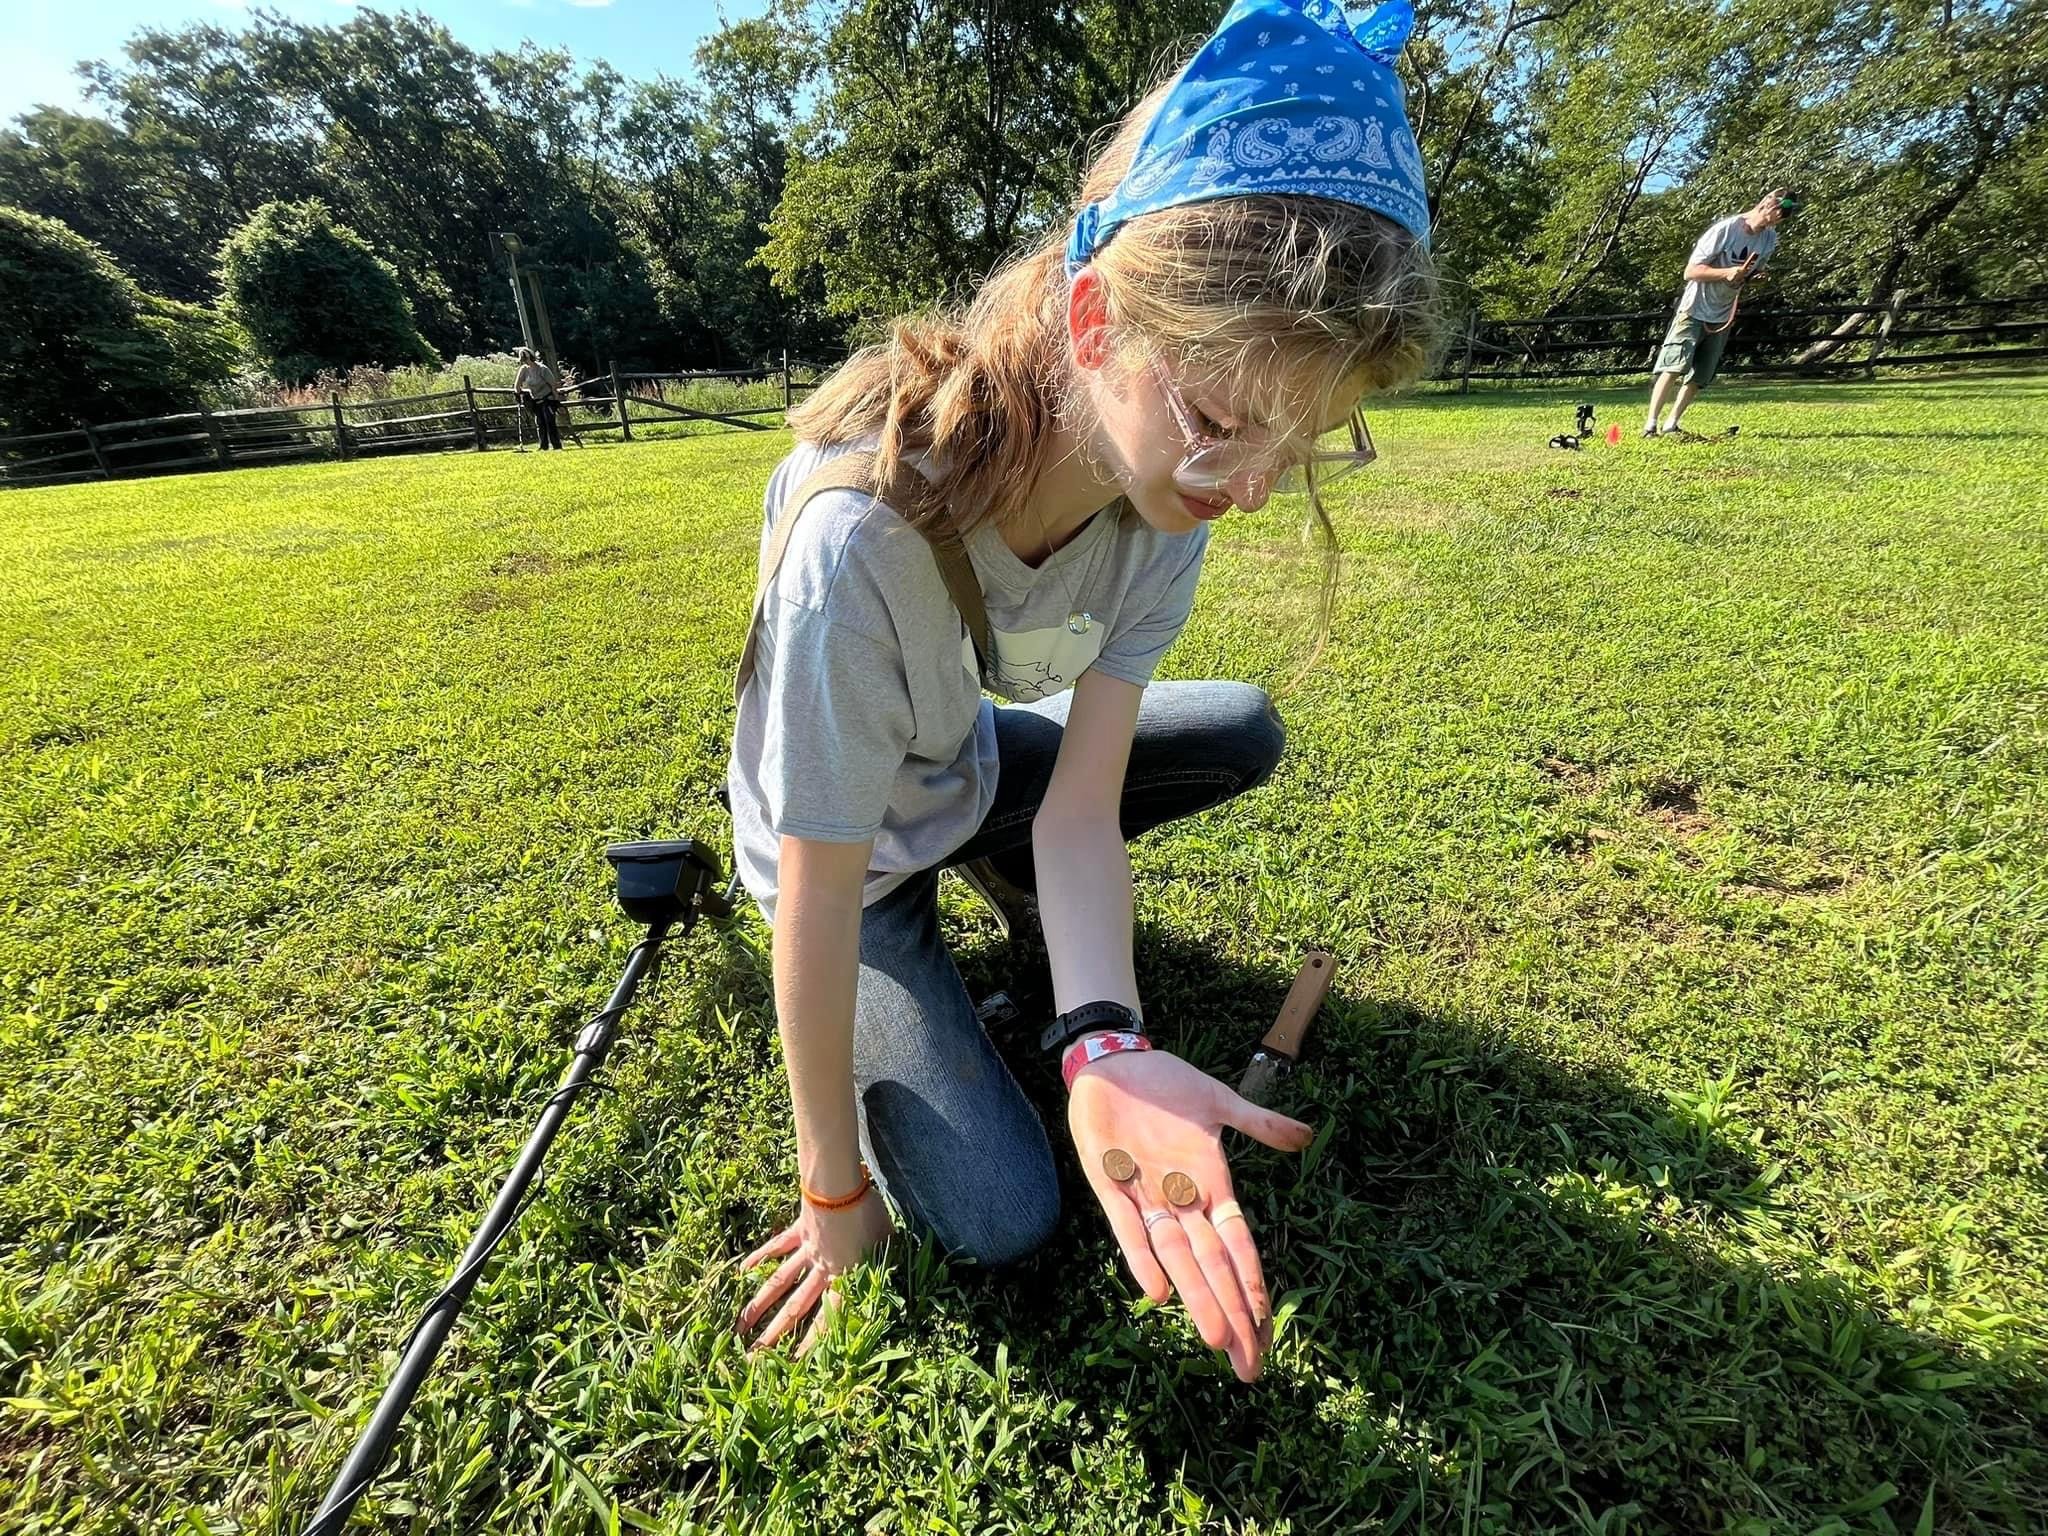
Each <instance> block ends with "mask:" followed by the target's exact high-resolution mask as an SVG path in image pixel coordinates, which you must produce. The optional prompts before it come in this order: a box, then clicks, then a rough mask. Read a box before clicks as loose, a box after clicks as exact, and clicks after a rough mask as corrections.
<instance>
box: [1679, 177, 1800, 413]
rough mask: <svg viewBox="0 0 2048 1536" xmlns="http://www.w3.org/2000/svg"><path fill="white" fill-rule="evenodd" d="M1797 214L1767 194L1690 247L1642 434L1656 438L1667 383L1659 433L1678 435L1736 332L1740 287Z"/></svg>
mask: <svg viewBox="0 0 2048 1536" xmlns="http://www.w3.org/2000/svg"><path fill="white" fill-rule="evenodd" d="M1798 211H1799V199H1798V198H1797V197H1794V196H1793V195H1792V194H1791V193H1790V192H1787V191H1784V190H1782V189H1781V190H1779V191H1776V192H1769V193H1766V194H1765V195H1764V197H1763V199H1762V201H1760V202H1759V203H1758V204H1757V205H1756V206H1755V207H1754V208H1752V209H1750V210H1749V211H1748V212H1747V213H1736V214H1730V215H1729V216H1728V217H1727V218H1725V219H1719V220H1716V221H1715V222H1714V223H1713V224H1712V225H1710V226H1709V227H1708V229H1707V232H1706V233H1705V234H1703V235H1701V236H1700V238H1699V243H1698V244H1696V245H1695V246H1693V248H1692V255H1691V256H1690V257H1688V258H1687V259H1686V264H1685V292H1684V293H1682V294H1681V295H1680V296H1679V300H1678V313H1677V314H1676V315H1674V316H1672V318H1671V329H1670V330H1669V331H1667V332H1666V333H1665V335H1664V345H1663V346H1662V347H1661V348H1659V349H1658V352H1657V361H1656V364H1655V371H1656V374H1657V382H1656V383H1655V384H1654V385H1653V386H1651V389H1650V414H1649V416H1648V418H1647V419H1645V420H1644V422H1643V436H1645V437H1656V436H1658V435H1659V428H1658V426H1657V415H1658V412H1660V411H1661V410H1662V409H1663V408H1664V401H1665V399H1666V397H1667V396H1669V395H1670V393H1671V385H1672V382H1673V381H1674V380H1677V381H1678V383H1679V386H1680V387H1679V391H1678V401H1677V403H1676V404H1675V405H1673V406H1672V407H1671V419H1670V420H1669V421H1667V422H1665V423H1664V426H1663V428H1662V431H1663V432H1664V433H1673V432H1676V431H1678V430H1679V426H1678V424H1679V422H1681V421H1682V420H1684V418H1685V408H1686V407H1687V406H1689V405H1691V404H1692V400H1693V396H1694V395H1697V394H1698V393H1699V392H1700V391H1701V390H1703V389H1705V388H1706V387H1707V386H1708V385H1709V384H1711V383H1713V382H1714V375H1715V374H1716V373H1718V372H1719V371H1720V368H1721V354H1722V353H1723V352H1725V351H1726V350H1727V347H1728V333H1729V332H1730V331H1731V330H1732V329H1734V326H1735V306H1736V303H1737V301H1738V300H1739V299H1740V298H1741V296H1742V287H1743V284H1745V283H1747V282H1748V281H1749V280H1750V279H1751V278H1753V277H1755V276H1756V275H1757V273H1759V272H1760V271H1762V270H1763V266H1764V263H1765V262H1767V261H1769V260H1770V259H1771V253H1772V252H1773V251H1775V250H1777V248H1778V229H1777V225H1778V221H1779V220H1780V219H1782V218H1784V217H1785V216H1786V215H1787V214H1790V213H1797V212H1798Z"/></svg>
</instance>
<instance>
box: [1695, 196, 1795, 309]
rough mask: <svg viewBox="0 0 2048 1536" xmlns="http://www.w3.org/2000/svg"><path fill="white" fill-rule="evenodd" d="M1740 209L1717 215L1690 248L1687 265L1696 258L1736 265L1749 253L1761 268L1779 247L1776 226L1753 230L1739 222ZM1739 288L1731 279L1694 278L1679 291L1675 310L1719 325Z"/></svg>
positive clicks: (1740, 220)
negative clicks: (1730, 281)
mask: <svg viewBox="0 0 2048 1536" xmlns="http://www.w3.org/2000/svg"><path fill="white" fill-rule="evenodd" d="M1742 219H1743V216H1742V215H1741V214H1739V213H1734V214H1730V215H1729V216H1728V217H1727V218H1725V219H1718V220H1716V221H1715V222H1714V223H1713V224H1711V225H1709V226H1708V227H1707V232H1706V233H1705V234H1704V235H1701V236H1700V238H1699V243H1698V244H1697V245H1695V246H1694V247H1693V248H1692V254H1691V255H1690V256H1688V257H1686V259H1685V264H1686V265H1687V266H1688V267H1689V266H1692V265H1693V264H1694V263H1695V262H1705V263H1706V264H1707V265H1708V266H1710V267H1739V266H1741V265H1742V263H1743V262H1744V261H1745V260H1747V259H1748V258H1749V257H1750V256H1755V257H1756V264H1757V266H1758V268H1761V267H1762V266H1763V264H1764V263H1765V262H1767V261H1769V260H1770V259H1771V252H1773V251H1775V250H1776V249H1777V248H1778V231H1777V230H1776V228H1771V229H1761V230H1752V229H1751V228H1750V227H1749V226H1748V225H1747V224H1745V223H1743V222H1742ZM1741 291H1742V290H1741V288H1740V287H1739V286H1738V285H1736V284H1734V283H1723V282H1706V283H1701V282H1693V281H1690V280H1688V281H1687V283H1686V285H1685V292H1684V293H1682V294H1680V295H1679V299H1678V312H1679V314H1681V315H1690V316H1691V317H1692V318H1693V319H1695V320H1704V321H1705V322H1706V323H1707V324H1708V325H1719V324H1720V323H1721V322H1722V321H1723V320H1726V319H1727V318H1728V316H1729V315H1730V314H1732V313H1733V312H1734V310H1735V296H1736V295H1737V294H1738V293H1740V292H1741Z"/></svg>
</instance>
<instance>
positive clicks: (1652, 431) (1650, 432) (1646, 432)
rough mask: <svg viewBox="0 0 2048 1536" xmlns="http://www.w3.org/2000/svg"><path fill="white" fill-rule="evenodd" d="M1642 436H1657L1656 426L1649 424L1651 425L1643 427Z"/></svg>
mask: <svg viewBox="0 0 2048 1536" xmlns="http://www.w3.org/2000/svg"><path fill="white" fill-rule="evenodd" d="M1643 436H1645V437H1655V436H1657V429H1656V428H1655V427H1654V426H1651V427H1645V428H1643Z"/></svg>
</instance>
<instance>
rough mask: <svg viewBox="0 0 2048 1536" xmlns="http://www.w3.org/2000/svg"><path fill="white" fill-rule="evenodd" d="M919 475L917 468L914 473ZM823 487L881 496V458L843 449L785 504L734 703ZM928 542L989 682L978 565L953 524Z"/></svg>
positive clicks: (759, 573) (759, 586) (766, 560)
mask: <svg viewBox="0 0 2048 1536" xmlns="http://www.w3.org/2000/svg"><path fill="white" fill-rule="evenodd" d="M913 473H914V471H913ZM823 491H862V492H865V493H866V494H867V495H870V496H878V495H879V494H880V491H879V481H878V478H877V476H876V473H875V456H874V454H873V453H871V452H869V451H868V450H866V449H859V450H856V451H855V452H853V453H842V454H840V455H838V456H837V457H835V458H832V459H830V460H828V461H827V462H825V463H823V464H820V465H819V466H818V467H817V468H816V469H814V470H812V471H811V473H810V475H809V477H808V478H807V479H805V481H804V482H803V484H801V485H799V486H798V487H797V488H796V490H795V491H794V492H792V493H791V494H790V496H789V497H788V499H787V500H785V501H784V502H783V504H782V515H781V516H780V517H778V518H776V520H775V526H774V527H773V528H771V529H770V530H769V531H768V543H767V546H766V547H765V548H764V549H763V550H762V551H761V562H760V565H759V567H758V568H757V569H756V571H755V573H754V607H753V612H752V614H751V616H750V617H749V618H748V620H747V641H746V645H745V646H744V647H743V648H742V649H741V651H740V664H739V668H738V670H737V671H736V672H735V673H734V674H733V685H732V696H733V702H734V703H735V704H737V703H738V702H739V698H740V695H741V694H743V693H745V692H746V688H747V684H748V682H749V681H751V680H752V678H753V675H754V657H755V654H756V652H757V650H758V648H759V642H758V638H757V637H758V635H759V631H760V623H761V608H762V605H763V603H764V601H765V600H766V598H767V596H768V583H769V582H770V581H772V580H774V578H775V573H776V572H777V571H778V570H780V569H781V568H782V556H783V554H784V552H785V551H786V550H787V549H788V548H789V539H790V534H791V533H792V532H793V531H794V530H795V528H796V520H797V518H798V517H800V516H801V515H802V514H803V510H804V508H805V507H806V506H808V505H809V504H810V502H811V499H812V498H813V497H815V496H817V495H818V494H819V493H820V492H823ZM925 542H926V544H927V546H928V547H929V548H930V549H931V552H932V559H933V560H934V561H935V562H937V564H938V567H939V575H940V577H941V578H942V579H943V580H944V581H945V583H946V591H947V592H948V594H950V595H951V597H952V599H953V606H954V607H955V608H956V609H958V610H959V613H960V620H961V622H962V624H964V625H965V626H966V629H967V637H968V639H969V640H971V641H972V642H973V644H974V660H975V665H976V670H977V671H978V673H979V674H980V677H981V679H982V681H983V682H984V683H985V682H987V680H988V676H989V658H990V654H991V652H992V649H993V648H992V647H991V646H990V644H989V633H988V608H987V605H986V604H985V603H984V602H983V601H982V596H981V583H980V581H978V580H977V579H976V577H975V574H974V566H973V564H972V562H970V561H969V560H968V558H967V547H966V545H965V544H963V543H962V542H961V540H960V537H959V535H958V534H956V533H954V532H953V531H952V528H951V525H950V523H949V524H948V526H947V531H946V536H945V537H944V538H943V539H934V538H932V537H931V535H930V534H926V536H925Z"/></svg>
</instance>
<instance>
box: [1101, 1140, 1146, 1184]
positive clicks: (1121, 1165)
mask: <svg viewBox="0 0 2048 1536" xmlns="http://www.w3.org/2000/svg"><path fill="white" fill-rule="evenodd" d="M1102 1171H1103V1172H1104V1173H1106V1174H1108V1175H1109V1176H1110V1177H1111V1178H1112V1179H1115V1180H1116V1181H1117V1183H1119V1184H1128V1183H1130V1182H1131V1180H1133V1179H1135V1178H1136V1177H1137V1176H1138V1160H1137V1159H1136V1158H1135V1157H1133V1156H1131V1154H1130V1153H1128V1152H1126V1151H1125V1150H1124V1149H1123V1148H1122V1147H1111V1148H1110V1149H1109V1150H1108V1151H1107V1152H1105V1153H1103V1154H1102Z"/></svg>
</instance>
